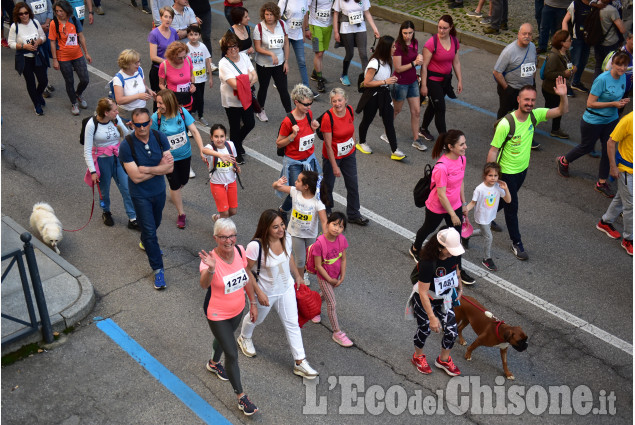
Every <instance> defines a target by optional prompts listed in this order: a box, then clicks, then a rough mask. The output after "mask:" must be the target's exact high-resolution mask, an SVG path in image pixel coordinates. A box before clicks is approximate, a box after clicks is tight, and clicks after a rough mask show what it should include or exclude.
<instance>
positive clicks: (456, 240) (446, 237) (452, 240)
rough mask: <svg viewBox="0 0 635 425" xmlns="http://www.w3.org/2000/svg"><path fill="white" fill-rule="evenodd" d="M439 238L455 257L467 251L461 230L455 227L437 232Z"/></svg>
mask: <svg viewBox="0 0 635 425" xmlns="http://www.w3.org/2000/svg"><path fill="white" fill-rule="evenodd" d="M437 240H438V241H439V243H440V244H441V245H443V246H444V247H445V248H446V249H447V250H448V252H449V253H450V254H452V255H453V256H455V257H458V256H459V255H463V254H464V253H465V250H464V249H463V246H462V245H461V235H459V232H457V231H456V229H455V228H454V227H449V228H447V229H443V230H439V233H437Z"/></svg>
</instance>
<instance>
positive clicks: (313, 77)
mask: <svg viewBox="0 0 635 425" xmlns="http://www.w3.org/2000/svg"><path fill="white" fill-rule="evenodd" d="M310 78H311V80H313V81H320V79H319V78H318V75H317V72H316V71H315V69H314V70H313V72H312V73H311V77H310Z"/></svg>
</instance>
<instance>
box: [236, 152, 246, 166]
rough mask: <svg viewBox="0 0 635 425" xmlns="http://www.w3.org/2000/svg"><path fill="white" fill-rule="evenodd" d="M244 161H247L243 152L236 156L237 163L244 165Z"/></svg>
mask: <svg viewBox="0 0 635 425" xmlns="http://www.w3.org/2000/svg"><path fill="white" fill-rule="evenodd" d="M244 163H245V158H244V157H243V156H242V155H241V154H238V155H237V156H236V164H238V165H243V164H244Z"/></svg>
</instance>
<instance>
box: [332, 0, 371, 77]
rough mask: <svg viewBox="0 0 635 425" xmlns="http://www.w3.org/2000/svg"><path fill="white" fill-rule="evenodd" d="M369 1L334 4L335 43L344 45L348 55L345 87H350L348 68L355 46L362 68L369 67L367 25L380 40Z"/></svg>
mask: <svg viewBox="0 0 635 425" xmlns="http://www.w3.org/2000/svg"><path fill="white" fill-rule="evenodd" d="M369 9H370V1H369V0H359V1H357V0H334V2H333V32H334V37H335V41H336V42H337V43H341V44H343V45H344V49H346V55H345V56H344V66H343V68H342V76H341V77H340V81H341V82H342V84H343V85H345V86H350V85H351V81H350V80H349V78H348V67H349V66H350V64H351V61H352V60H353V53H354V49H355V46H357V52H358V53H359V59H360V61H361V62H362V68H363V69H366V65H368V55H367V54H366V23H365V21H368V24H369V25H370V27H371V28H372V29H373V33H374V34H375V38H379V30H378V29H377V26H375V21H374V20H373V16H372V15H371V14H370V10H369Z"/></svg>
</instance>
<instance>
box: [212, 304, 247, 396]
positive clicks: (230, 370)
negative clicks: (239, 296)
mask: <svg viewBox="0 0 635 425" xmlns="http://www.w3.org/2000/svg"><path fill="white" fill-rule="evenodd" d="M242 318H243V312H242V311H241V312H240V313H239V314H238V315H237V316H234V317H232V318H231V319H225V320H209V319H207V323H208V324H209V328H210V329H211V330H212V333H213V334H214V343H213V344H212V348H213V350H214V352H213V354H212V360H213V361H215V362H219V361H220V356H221V354H223V353H225V371H226V372H227V377H228V378H229V382H231V384H232V387H233V388H234V392H235V393H236V394H241V393H242V392H243V386H242V384H241V383H240V369H239V368H238V345H237V344H236V338H234V332H235V331H236V329H237V328H238V325H240V322H241V319H242ZM221 349H222V351H221Z"/></svg>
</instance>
